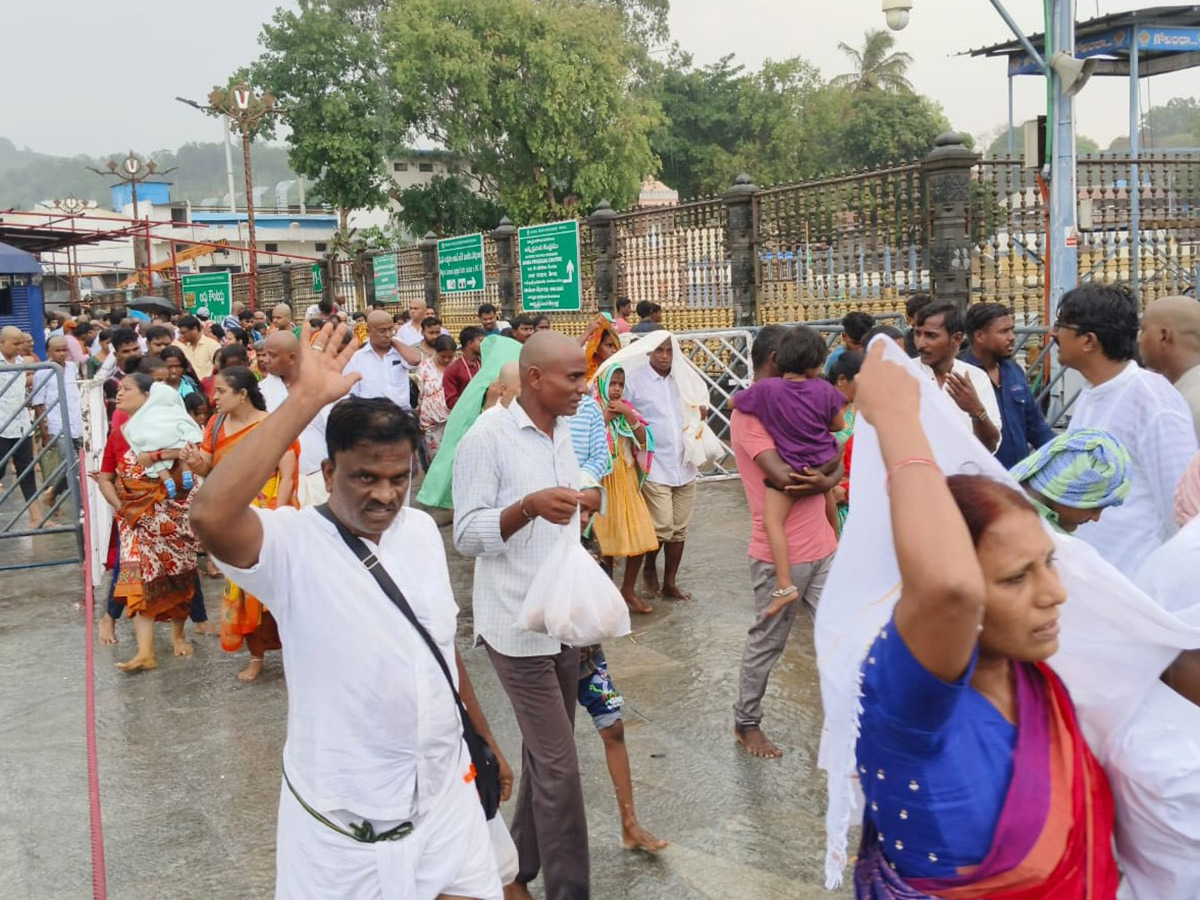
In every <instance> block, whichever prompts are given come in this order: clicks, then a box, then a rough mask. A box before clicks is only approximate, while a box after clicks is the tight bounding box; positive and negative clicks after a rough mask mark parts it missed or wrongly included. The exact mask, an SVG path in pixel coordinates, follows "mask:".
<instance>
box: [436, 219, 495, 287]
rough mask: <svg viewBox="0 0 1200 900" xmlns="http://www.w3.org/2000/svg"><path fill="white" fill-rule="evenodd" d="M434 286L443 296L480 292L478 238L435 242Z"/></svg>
mask: <svg viewBox="0 0 1200 900" xmlns="http://www.w3.org/2000/svg"><path fill="white" fill-rule="evenodd" d="M438 286H439V287H440V288H441V291H442V293H443V294H467V293H470V292H471V291H482V290H483V289H484V286H485V281H484V274H483V235H482V234H467V235H463V236H462V237H452V238H446V239H444V240H440V241H438Z"/></svg>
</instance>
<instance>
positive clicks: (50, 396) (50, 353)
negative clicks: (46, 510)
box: [29, 334, 83, 505]
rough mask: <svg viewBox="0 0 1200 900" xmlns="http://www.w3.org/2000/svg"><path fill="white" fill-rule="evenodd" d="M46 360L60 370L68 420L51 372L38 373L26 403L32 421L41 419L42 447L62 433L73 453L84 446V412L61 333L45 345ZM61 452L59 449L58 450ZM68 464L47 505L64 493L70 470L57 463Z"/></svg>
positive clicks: (75, 367)
mask: <svg viewBox="0 0 1200 900" xmlns="http://www.w3.org/2000/svg"><path fill="white" fill-rule="evenodd" d="M46 361H47V362H52V363H58V365H59V366H61V367H62V370H63V384H64V386H65V391H66V406H67V421H66V423H64V422H63V420H62V419H63V416H62V404H61V403H60V398H59V393H58V376H57V375H56V374H55V373H54V372H53V371H52V370H50V369H42V370H40V371H39V372H38V373H37V375H36V377H35V378H34V379H33V394H32V395H31V396H30V398H29V403H30V405H31V406H32V407H33V415H34V418H35V419H36V418H39V417H41V415H42V413H45V414H46V417H45V418H44V419H42V423H41V435H42V446H43V447H45V446H48V445H49V444H50V443H51V442H54V443H55V444H57V443H58V439H59V435H61V434H63V433H64V431H65V432H66V434H67V437H69V438H70V439H71V444H72V446H73V447H74V448H75V453H76V454H78V453H79V449H80V448H81V447H82V446H83V410H82V400H81V397H80V394H79V364H78V363H76V362H74V361H72V360H71V357H70V347H69V346H68V344H67V339H66V337H65V336H64V335H62V334H57V335H55V336H53V337H52V338H50V340H48V341H47V342H46ZM60 449H61V448H60ZM63 463H67V468H64V469H63V472H62V475H61V476H60V477H59V479H58V481H57V482H56V483H55V484H54V485H53V486H52V487H51V488H50V489H49V490H48V491H47V493H46V502H47V503H49V504H51V505H53V503H54V498H55V497H56V496H57V495H59V494H62V493H65V492H66V490H67V472H68V471H70V461H69V460H60V461H59V464H60V465H61V464H63Z"/></svg>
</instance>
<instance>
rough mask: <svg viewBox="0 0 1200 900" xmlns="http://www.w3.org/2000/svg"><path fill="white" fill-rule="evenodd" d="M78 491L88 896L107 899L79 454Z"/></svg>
mask: <svg viewBox="0 0 1200 900" xmlns="http://www.w3.org/2000/svg"><path fill="white" fill-rule="evenodd" d="M79 490H80V501H81V503H82V508H83V608H84V644H85V646H86V648H87V649H86V650H85V651H84V659H85V663H84V665H85V666H86V667H87V671H86V673H85V680H84V684H85V688H84V704H85V707H86V709H85V717H86V729H87V767H88V807H89V810H88V813H89V818H90V820H91V830H92V897H93V898H95V900H108V873H107V870H106V869H105V865H104V823H103V821H102V820H101V817H100V767H99V764H98V762H97V756H96V659H95V657H96V647H95V644H96V642H95V639H94V637H93V635H92V626H93V623H94V621H95V614H96V594H95V591H94V589H93V585H92V538H91V531H92V527H91V526H92V520H91V509H90V507H89V504H88V477H87V457H86V456H85V454H84V452H83V451H82V450H81V451H79Z"/></svg>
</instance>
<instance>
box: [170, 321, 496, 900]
mask: <svg viewBox="0 0 1200 900" xmlns="http://www.w3.org/2000/svg"><path fill="white" fill-rule="evenodd" d="M344 333H345V326H339V327H338V329H337V330H336V332H335V331H334V329H333V326H332V325H328V324H327V325H326V326H325V327H324V328H323V329H322V330H321V332H320V333H319V334H318V335H317V340H316V341H315V343H314V344H313V346H312V347H309V346H308V345H307V341H306V340H304V338H302V343H301V350H300V365H299V373H298V375H297V377H296V379H295V381H294V382H293V383H292V386H291V390H290V391H289V393H288V397H287V399H286V400H285V401H284V402H283V404H282V405H281V406H280V407H279V409H278V410H276V411H275V412H274V413H273V414H272V415H270V416H268V417H267V419H266V420H265V421H264V422H263V423H262V424H261V425H260V426H259V427H258V428H257V429H255V431H254V433H253V434H252V435H249V436H248V437H246V438H245V439H243V440H242V441H241V442H240V443H239V444H238V446H237V447H236V448H234V450H233V451H232V452H231V453H230V455H229V456H228V458H226V459H225V460H224V461H223V462H222V463H221V465H220V466H217V467H216V468H215V469H213V472H212V474H211V475H210V476H209V477H208V479H207V480H206V482H205V483H204V485H203V486H202V487H201V489H200V490H199V491H198V492H197V494H196V496H195V498H194V500H193V502H192V510H191V523H192V528H193V529H194V530H195V532H196V536H197V537H198V538H199V539H200V541H201V542H202V543H203V544H204V546H205V547H206V548H207V549H208V550H209V551H210V552H211V553H212V554H213V556H214V557H215V558H216V559H217V560H218V561H219V565H220V566H221V568H222V569H223V570H224V571H225V572H226V574H228V575H229V577H230V578H231V579H233V580H235V581H236V583H237V584H239V585H241V586H242V587H244V588H245V589H246V590H248V591H252V592H253V593H254V594H255V595H256V596H258V597H260V598H262V600H263V601H264V602H265V603H267V604H269V605H270V607H271V611H272V613H273V614H274V615H275V619H276V621H277V622H278V625H279V632H280V635H281V637H282V642H283V658H284V667H285V669H286V672H287V679H288V733H287V742H286V744H285V746H284V751H283V770H284V771H283V784H282V785H281V787H280V800H279V825H278V830H277V836H276V869H275V871H276V885H275V897H276V900H392V898H404V900H408V898H430V897H433V898H437V897H454V898H459V897H462V898H472V900H500V897H501V887H500V879H499V876H498V874H497V871H496V862H495V857H494V856H493V853H492V849H491V841H490V838H489V833H488V825H487V822H486V821H485V819H484V816H483V810H482V807H481V806H480V804H479V799H478V795H477V792H476V790H475V786H474V784H473V783H472V776H471V773H472V770H471V758H470V754H469V752H468V751H467V748H466V745H465V743H464V742H463V740H462V723H461V720H460V719H459V715H458V711H457V707H456V704H455V701H454V698H453V695H452V694H451V692H450V688H449V685H448V684H447V683H446V679H445V677H444V676H443V674H442V671H441V668H440V665H439V663H438V662H437V661H436V659H435V658H434V656H433V653H432V651H431V650H430V648H429V647H428V646H427V645H426V643H425V641H424V640H422V638H421V636H420V635H419V633H418V632H417V631H416V630H415V629H414V628H413V627H412V626H411V625H410V624H409V623H408V622H407V620H406V619H405V617H404V615H403V614H402V613H401V612H400V610H399V609H397V608H396V606H395V605H394V604H393V603H392V601H391V600H390V599H389V598H388V596H387V595H386V594H385V593H384V592H383V590H382V589H381V588H380V587H379V585H378V584H377V583H376V581H375V579H374V577H373V576H372V575H371V573H370V571H369V570H368V569H367V568H366V567H365V566H364V565H363V564H362V563H360V562H359V560H358V558H357V557H356V556H355V554H354V553H353V552H351V550H350V548H349V547H348V546H346V544H345V543H344V542H343V540H342V539H341V538H340V536H339V534H338V530H337V528H336V526H335V525H334V523H332V522H330V521H328V520H327V519H326V518H325V517H324V516H323V515H322V514H321V512H320V511H319V510H318V509H315V508H313V509H303V510H296V509H290V508H287V509H278V510H263V509H255V508H253V507H252V506H251V502H252V500H253V499H254V496H255V494H256V493H257V490H258V486H259V485H261V484H263V483H265V482H266V480H267V479H268V478H269V477H270V476H271V473H272V472H273V471H274V468H275V465H276V462H277V460H278V459H279V457H280V456H282V455H283V453H284V452H285V451H286V449H287V447H288V446H289V445H290V444H291V443H292V442H293V441H294V440H295V439H296V438H297V437H298V436H299V435H300V434H301V433H302V432H303V431H304V428H305V427H306V426H307V424H308V423H309V422H311V421H312V419H313V418H314V417H315V416H316V415H317V414H318V413H319V412H320V411H321V409H322V408H324V407H325V406H326V405H328V404H331V403H336V404H337V405H335V406H334V408H333V410H332V411H331V412H330V415H329V423H328V430H327V433H326V435H327V439H328V451H329V452H328V456H329V458H328V459H326V460H325V461H324V462H323V463H322V469H323V471H324V474H325V479H326V483H327V485H328V486H329V492H330V498H329V511H330V512H331V513H332V515H333V516H334V517H335V518H336V519H337V520H338V521H339V522H341V523H342V525H344V526H345V527H346V528H347V529H349V530H350V531H351V532H353V533H354V534H355V535H357V536H358V537H359V538H361V539H362V540H364V541H366V542H367V543H368V545H369V546H371V547H373V549H374V551H375V564H376V565H380V566H383V568H384V569H385V570H386V571H387V573H388V574H389V575H390V576H391V578H392V580H393V581H395V583H396V584H397V585H398V586H399V588H400V590H401V591H402V592H403V593H404V595H405V597H406V598H407V600H408V603H409V605H410V606H411V607H412V609H413V611H414V612H415V613H416V616H417V618H418V620H419V621H420V622H421V623H422V624H423V625H424V626H425V628H426V629H427V630H428V631H429V632H430V634H431V635H432V636H433V638H434V640H435V642H436V643H437V645H438V649H439V651H440V652H441V653H442V655H443V657H444V659H445V661H446V663H447V665H448V666H449V668H450V670H451V672H454V671H455V670H456V669H457V672H458V676H457V679H456V681H457V684H458V685H459V688H460V692H461V695H462V698H463V702H464V704H465V705H466V707H467V711H468V715H469V717H470V719H471V722H472V724H473V725H474V726H475V729H476V731H478V732H479V733H480V735H481V737H482V738H483V739H484V740H485V741H487V742H488V743H489V744H490V745H491V746H492V748H493V749H496V748H495V742H494V740H493V739H492V736H491V734H490V732H489V730H488V727H487V722H486V720H485V719H484V717H483V715H482V712H481V711H480V710H479V708H478V704H477V703H476V702H475V694H474V691H473V690H472V688H471V683H470V680H469V679H468V677H467V675H466V672H465V671H464V670H463V668H462V663H461V659H459V657H458V652H457V650H456V649H455V646H454V635H455V628H456V618H457V608H456V606H455V603H454V595H453V590H452V588H451V585H450V577H449V572H448V569H447V566H446V557H445V552H444V550H443V547H442V541H441V537H440V535H439V533H438V529H437V525H436V524H435V523H434V521H433V520H432V519H431V518H430V517H429V516H428V515H426V514H425V513H423V512H421V511H419V510H415V509H409V508H405V507H404V498H405V495H406V493H407V490H408V481H409V477H410V467H411V462H412V457H413V451H414V449H415V446H416V442H417V440H418V439H419V438H418V433H417V429H416V425H415V423H414V421H413V419H412V417H411V416H409V415H407V414H405V413H403V412H402V411H401V410H400V409H398V408H397V407H396V406H395V405H394V404H392V403H390V402H389V401H387V400H386V399H383V398H376V399H370V400H367V399H360V398H350V399H348V400H345V401H343V402H341V403H338V402H337V401H338V400H340V399H341V398H342V397H343V396H345V395H346V394H347V393H348V392H349V390H350V388H351V387H352V386H353V384H354V383H355V381H356V380H357V379H358V377H359V376H358V374H357V373H347V374H344V373H343V369H344V368H345V365H346V363H347V362H348V361H349V356H350V353H351V350H350V348H349V347H348V346H344V345H343V343H342V340H341V339H342V336H343V334H344ZM304 337H307V335H305V336H304ZM414 560H416V561H417V562H416V563H414ZM501 768H502V776H501V778H502V785H506V786H505V788H504V790H505V792H507V789H508V788H511V783H512V773H511V770H509V769H508V766H507V763H502V766H501Z"/></svg>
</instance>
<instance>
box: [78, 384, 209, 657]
mask: <svg viewBox="0 0 1200 900" xmlns="http://www.w3.org/2000/svg"><path fill="white" fill-rule="evenodd" d="M153 385H154V381H153V379H151V378H150V376H149V375H143V374H140V373H138V374H134V375H126V376H125V377H124V378H123V379H122V380H121V383H120V385H119V386H118V388H117V409H118V410H120V411H122V412H124V413H127V414H128V415H130V416H133V415H134V414H135V413H137V411H138V410H140V409H141V408H142V407H143V406H144V405H145V404H146V401H147V400H149V398H150V390H151V387H152V386H153ZM178 453H179V451H175V450H170V451H164V453H163V457H164V458H166V457H168V456H169V457H172V458H175V457H176V456H177V455H178ZM179 458H182V457H179ZM97 481H98V484H99V488H100V493H101V495H102V496H103V497H104V499H105V500H107V501H108V503H109V505H110V506H112V508H113V509H114V510H116V518H117V521H118V522H119V526H118V533H119V536H120V563H121V564H120V573H119V575H117V580H116V583H115V585H114V588H113V595H114V598H119V599H124V601H125V607H126V614H127V615H128V616H130V617H131V618H133V625H134V632H135V634H136V637H137V653H136V654H135V655H134V656H133V658H132V659H129V660H127V661H125V662H122V663H117V668H118V669H120V670H121V671H123V672H137V671H140V670H143V669H153V668H155V667H157V665H158V661H157V659H156V658H155V655H154V623H155V622H156V621H167V620H170V622H171V642H172V645H173V647H174V651H175V655H176V656H190V655H191V653H192V645H191V643H190V642H189V641H188V640H187V638H186V637H185V636H184V632H183V625H184V621H185V620H186V619H187V617H188V610H189V609H190V607H191V602H192V595H193V594H194V593H195V587H196V581H197V579H196V552H197V550H198V549H199V546H198V544H197V543H196V539H195V537H194V536H193V535H192V529H191V525H190V524H189V523H188V516H187V512H188V507H189V506H190V505H191V496H192V495H191V492H190V491H188V490H187V489H184V490H181V491H179V492H178V493H177V494H176V496H174V497H170V496H168V494H167V488H166V485H165V484H164V483H163V481H161V480H160V479H158V478H156V477H154V476H153V475H151V474H149V473H148V472H147V471H146V468H145V466H144V465H143V464H142V462H141V461H139V455H138V454H137V453H136V452H134V451H133V450H132V449H130V447H129V445H128V443H125V442H124V441H122V442H121V447H120V448H119V456H118V451H117V450H114V452H113V453H112V454H110V453H108V452H107V448H106V452H105V462H104V465H103V466H102V467H101V470H100V472H99V474H98V475H97ZM110 636H111V635H110Z"/></svg>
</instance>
